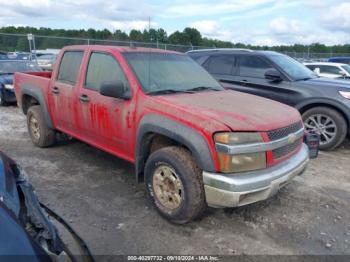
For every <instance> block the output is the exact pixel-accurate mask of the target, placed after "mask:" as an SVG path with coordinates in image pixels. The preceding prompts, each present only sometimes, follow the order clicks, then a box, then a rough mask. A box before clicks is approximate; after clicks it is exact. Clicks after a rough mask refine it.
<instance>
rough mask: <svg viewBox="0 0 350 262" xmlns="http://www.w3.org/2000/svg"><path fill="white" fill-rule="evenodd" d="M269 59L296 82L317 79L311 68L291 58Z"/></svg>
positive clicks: (283, 56)
mask: <svg viewBox="0 0 350 262" xmlns="http://www.w3.org/2000/svg"><path fill="white" fill-rule="evenodd" d="M269 58H270V59H271V60H272V61H273V62H274V63H275V64H277V65H278V66H279V67H280V68H281V69H282V70H283V71H284V72H285V73H286V74H288V75H289V76H290V77H291V78H292V79H293V80H295V81H298V80H307V79H310V78H316V77H317V76H316V75H315V73H314V72H312V71H311V70H310V69H309V68H307V67H306V66H304V65H303V64H301V63H299V62H298V61H296V60H294V59H293V58H291V57H289V56H286V55H272V56H270V57H269Z"/></svg>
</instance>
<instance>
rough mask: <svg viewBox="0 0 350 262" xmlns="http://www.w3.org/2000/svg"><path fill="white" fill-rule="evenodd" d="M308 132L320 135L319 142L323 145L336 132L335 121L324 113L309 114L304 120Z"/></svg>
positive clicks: (331, 139) (328, 141)
mask: <svg viewBox="0 0 350 262" xmlns="http://www.w3.org/2000/svg"><path fill="white" fill-rule="evenodd" d="M304 125H305V128H306V130H307V131H308V132H310V133H313V134H318V135H320V144H321V145H325V144H328V143H330V142H331V141H333V139H334V138H335V137H336V134H337V125H336V124H335V121H334V120H333V119H332V118H331V117H329V116H327V115H324V114H315V115H311V116H310V117H308V118H307V119H306V120H305V121H304Z"/></svg>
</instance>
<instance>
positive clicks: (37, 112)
mask: <svg viewBox="0 0 350 262" xmlns="http://www.w3.org/2000/svg"><path fill="white" fill-rule="evenodd" d="M27 126H28V132H29V135H30V138H31V139H32V142H33V144H34V145H35V146H37V147H49V146H52V145H53V144H55V142H56V132H55V130H53V129H51V128H49V127H48V126H47V124H46V122H45V119H44V116H43V113H42V111H41V108H40V106H31V107H30V108H29V109H28V112H27Z"/></svg>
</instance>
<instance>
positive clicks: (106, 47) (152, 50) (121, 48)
mask: <svg viewBox="0 0 350 262" xmlns="http://www.w3.org/2000/svg"><path fill="white" fill-rule="evenodd" d="M88 48H91V49H99V50H101V49H104V50H109V51H111V50H116V51H118V52H121V53H133V52H135V53H138V52H140V53H169V54H183V53H180V52H176V51H171V50H164V49H157V48H148V47H128V46H111V45H70V46H65V47H64V48H63V50H77V49H81V50H86V49H88Z"/></svg>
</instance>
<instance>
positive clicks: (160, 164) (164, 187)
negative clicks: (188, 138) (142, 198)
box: [145, 146, 207, 224]
mask: <svg viewBox="0 0 350 262" xmlns="http://www.w3.org/2000/svg"><path fill="white" fill-rule="evenodd" d="M145 182H146V186H147V190H148V193H149V195H150V197H151V200H152V202H153V203H154V205H155V207H156V209H157V210H158V212H159V213H160V214H161V215H162V216H163V217H165V218H166V219H168V220H169V221H171V222H173V223H177V224H185V223H187V222H190V221H191V220H194V219H195V218H198V217H199V216H200V215H201V214H202V212H203V211H204V210H205V208H206V206H207V205H206V201H205V194H204V187H203V181H202V172H201V170H200V169H199V168H198V167H197V165H196V163H195V162H194V160H193V158H192V155H191V154H190V152H188V151H187V150H186V149H184V148H181V147H176V146H170V147H165V148H162V149H159V150H157V151H155V152H154V153H152V154H151V155H150V157H149V158H148V160H147V162H146V167H145Z"/></svg>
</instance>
